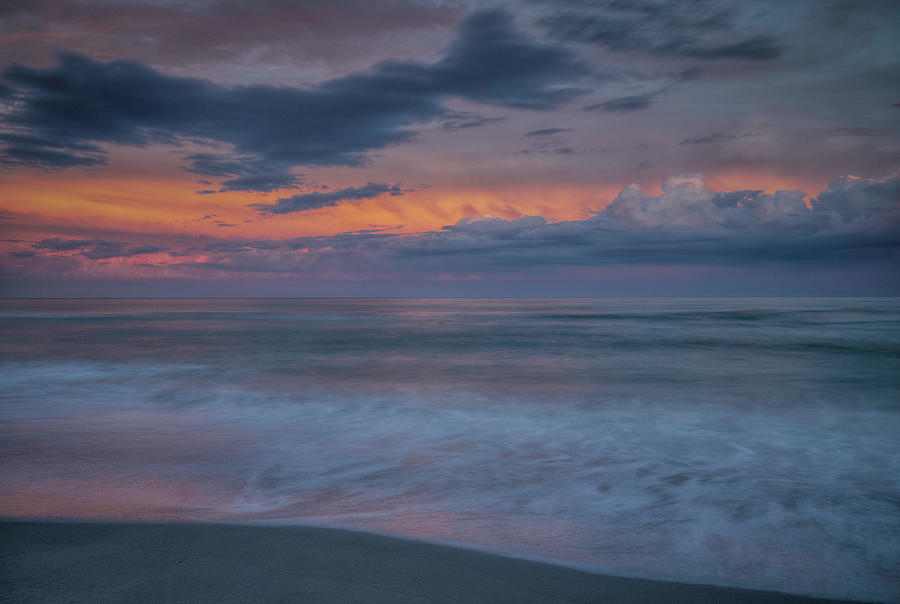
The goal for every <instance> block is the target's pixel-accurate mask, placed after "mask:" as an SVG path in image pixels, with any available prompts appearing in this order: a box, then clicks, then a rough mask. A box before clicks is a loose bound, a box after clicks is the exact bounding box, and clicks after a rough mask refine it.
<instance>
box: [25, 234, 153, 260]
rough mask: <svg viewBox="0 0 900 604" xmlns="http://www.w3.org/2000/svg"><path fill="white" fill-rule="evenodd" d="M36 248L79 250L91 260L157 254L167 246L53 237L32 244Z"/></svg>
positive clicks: (63, 250) (61, 250) (54, 250)
mask: <svg viewBox="0 0 900 604" xmlns="http://www.w3.org/2000/svg"><path fill="white" fill-rule="evenodd" d="M32 247H33V248H34V249H36V250H49V251H52V252H70V251H77V252H78V253H80V254H81V255H82V256H84V257H86V258H90V259H91V260H100V259H106V258H130V257H132V256H140V255H142V254H155V253H156V252H162V251H165V250H166V248H165V247H162V246H158V245H138V246H132V245H131V244H130V243H128V242H123V241H107V240H105V239H61V238H60V237H52V238H48V239H43V240H41V241H39V242H37V243H35V244H34V245H33V246H32Z"/></svg>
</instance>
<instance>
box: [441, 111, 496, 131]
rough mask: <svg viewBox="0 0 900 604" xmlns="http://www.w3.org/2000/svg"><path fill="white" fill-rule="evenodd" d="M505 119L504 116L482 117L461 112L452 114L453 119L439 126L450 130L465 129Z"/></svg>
mask: <svg viewBox="0 0 900 604" xmlns="http://www.w3.org/2000/svg"><path fill="white" fill-rule="evenodd" d="M505 119H506V118H504V117H483V116H480V115H472V114H470V113H462V114H458V115H455V116H453V119H450V120H447V121H446V122H443V123H442V124H441V128H443V129H444V130H452V131H456V130H466V129H468V128H481V127H482V126H487V125H489V124H496V123H497V122H502V121H504V120H505Z"/></svg>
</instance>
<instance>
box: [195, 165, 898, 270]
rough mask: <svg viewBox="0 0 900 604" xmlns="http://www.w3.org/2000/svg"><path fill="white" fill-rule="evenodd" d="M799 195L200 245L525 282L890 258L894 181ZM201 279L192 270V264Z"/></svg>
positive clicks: (310, 263)
mask: <svg viewBox="0 0 900 604" xmlns="http://www.w3.org/2000/svg"><path fill="white" fill-rule="evenodd" d="M804 197H805V196H804V193H803V192H802V191H777V192H775V193H764V192H761V191H752V190H751V191H743V190H741V191H720V192H714V191H711V190H709V189H707V188H706V186H705V184H704V182H703V179H702V177H701V176H700V175H697V174H687V175H681V176H676V177H672V178H670V179H669V180H668V181H667V182H666V183H665V185H664V186H663V188H662V192H661V193H660V194H659V195H647V194H645V193H643V192H642V191H641V190H640V189H638V188H637V187H636V186H634V185H629V186H626V187H624V188H623V189H622V190H621V192H620V193H619V194H618V195H617V196H616V198H615V199H614V200H613V201H612V202H611V203H610V204H609V205H608V206H607V207H606V208H604V209H603V210H602V211H599V212H597V213H596V214H595V216H593V217H592V218H588V219H585V220H572V221H560V222H556V221H552V220H549V219H546V218H544V217H541V216H526V217H523V218H521V219H518V220H505V219H501V218H496V217H491V216H486V217H470V218H463V219H461V220H459V221H458V222H457V223H456V224H453V225H448V226H445V227H443V228H442V229H441V230H439V231H432V232H427V233H421V234H417V235H403V234H390V233H370V234H369V233H366V234H362V233H345V234H341V235H336V236H322V237H300V238H295V239H289V240H281V241H274V240H265V241H254V240H221V241H214V242H209V243H208V244H207V245H206V246H205V248H204V251H205V252H206V253H208V254H210V256H209V257H210V261H211V264H210V265H208V266H206V269H215V270H223V271H230V272H241V271H248V272H267V273H271V272H298V273H315V272H317V271H328V272H329V274H360V273H365V274H369V275H386V274H393V273H403V274H486V275H487V274H500V273H519V274H524V273H528V272H530V271H533V270H535V269H536V268H537V267H549V268H551V269H552V268H554V267H555V268H561V267H586V266H587V267H590V266H595V267H599V266H613V265H653V266H659V265H681V266H724V267H757V268H760V267H776V266H777V267H793V268H795V269H797V268H801V269H802V268H803V267H808V266H826V265H827V266H853V265H855V263H870V264H871V263H876V264H877V263H880V264H881V265H883V266H888V267H895V266H897V262H898V261H900V179H896V178H895V179H889V180H885V181H877V180H871V179H863V178H853V177H847V178H842V179H838V180H836V181H834V182H833V183H832V184H831V185H830V186H829V188H828V189H826V190H825V191H823V192H822V193H821V194H820V195H819V196H818V197H816V198H813V199H811V200H810V205H809V206H807V204H806V203H805V202H804ZM193 268H195V269H198V270H200V269H201V268H203V267H201V266H195V267H193Z"/></svg>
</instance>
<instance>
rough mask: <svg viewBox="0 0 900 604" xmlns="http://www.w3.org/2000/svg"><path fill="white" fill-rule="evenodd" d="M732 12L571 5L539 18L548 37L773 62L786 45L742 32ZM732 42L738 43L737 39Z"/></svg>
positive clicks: (640, 0)
mask: <svg viewBox="0 0 900 604" xmlns="http://www.w3.org/2000/svg"><path fill="white" fill-rule="evenodd" d="M739 16H740V15H739V13H738V11H737V10H736V8H734V7H731V6H729V5H727V4H724V3H721V2H712V1H708V0H683V1H680V2H655V1H652V0H636V1H634V2H622V1H621V0H600V1H597V2H585V3H581V2H571V3H568V4H567V6H566V8H565V9H562V10H554V12H553V13H552V14H551V15H548V16H546V17H544V18H542V19H541V21H540V22H541V24H542V25H543V26H544V27H545V28H546V30H547V32H548V34H549V35H550V36H551V37H554V38H557V39H564V40H572V41H577V42H584V43H589V44H595V45H598V46H602V47H604V48H606V49H608V50H611V51H617V52H619V51H641V52H648V53H652V54H656V55H666V56H682V57H691V58H696V59H704V60H709V61H715V60H721V59H738V60H745V61H772V60H775V59H778V58H779V57H781V56H782V55H783V54H784V52H785V45H784V44H783V43H782V42H781V41H780V40H778V39H777V38H776V37H775V36H773V35H771V34H769V33H754V34H751V35H747V34H745V33H743V31H744V27H742V24H741V23H740V20H739ZM735 38H738V39H737V40H735Z"/></svg>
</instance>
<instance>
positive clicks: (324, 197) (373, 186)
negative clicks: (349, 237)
mask: <svg viewBox="0 0 900 604" xmlns="http://www.w3.org/2000/svg"><path fill="white" fill-rule="evenodd" d="M384 193H389V194H390V195H393V196H395V197H396V196H399V195H403V189H401V188H400V185H387V184H383V183H375V182H367V183H366V184H365V185H363V186H361V187H347V188H346V189H339V190H337V191H328V192H327V193H323V192H321V191H314V192H312V193H303V194H301V195H293V196H291V197H283V198H281V199H278V200H277V201H276V202H275V203H269V204H267V203H257V204H252V205H251V206H250V207H253V208H256V209H257V210H259V211H261V212H264V213H269V214H289V213H291V212H305V211H307V210H316V209H318V208H324V207H328V206H336V205H338V204H339V203H342V202H344V201H355V200H360V199H371V198H372V197H378V196H379V195H383V194H384Z"/></svg>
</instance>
